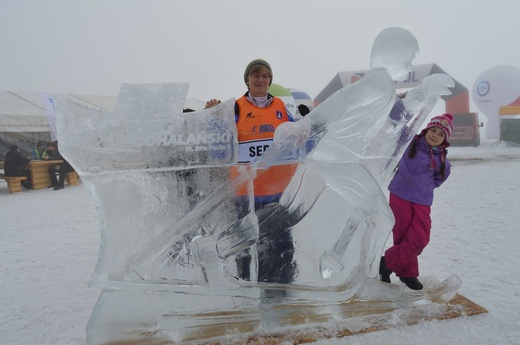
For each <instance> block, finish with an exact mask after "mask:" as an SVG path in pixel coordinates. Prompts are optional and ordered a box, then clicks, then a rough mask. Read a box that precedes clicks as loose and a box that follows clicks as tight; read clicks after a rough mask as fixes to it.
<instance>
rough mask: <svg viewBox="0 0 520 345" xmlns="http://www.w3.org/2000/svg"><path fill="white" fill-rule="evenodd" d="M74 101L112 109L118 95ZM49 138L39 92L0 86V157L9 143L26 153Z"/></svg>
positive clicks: (191, 103)
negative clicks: (0, 87)
mask: <svg viewBox="0 0 520 345" xmlns="http://www.w3.org/2000/svg"><path fill="white" fill-rule="evenodd" d="M69 96H70V97H71V98H72V99H73V100H74V101H75V102H77V103H79V104H82V105H85V106H88V107H91V108H95V109H99V110H101V111H108V112H112V111H113V110H114V109H115V107H116V103H117V96H92V95H90V96H89V95H71V94H69ZM185 108H189V109H192V110H201V109H203V108H204V102H203V101H200V100H197V99H193V98H189V99H187V100H186V103H185ZM50 140H51V135H50V131H49V122H48V118H47V113H46V112H45V105H44V102H43V100H42V97H41V94H40V93H37V92H14V91H9V90H0V160H3V158H4V156H5V153H6V152H7V151H8V150H9V146H10V145H13V144H16V145H18V147H19V148H20V150H21V151H22V152H24V153H26V154H29V153H30V152H31V151H32V150H33V149H34V147H36V143H37V142H38V141H44V142H48V141H50Z"/></svg>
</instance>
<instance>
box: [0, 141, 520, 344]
mask: <svg viewBox="0 0 520 345" xmlns="http://www.w3.org/2000/svg"><path fill="white" fill-rule="evenodd" d="M494 142H495V141H493V140H483V142H482V145H481V146H480V147H477V148H474V147H467V148H461V147H455V148H451V149H450V150H449V154H448V157H449V158H450V159H451V161H452V164H453V171H452V175H451V177H450V179H449V180H448V181H447V182H446V183H445V184H444V185H443V186H442V187H441V188H440V189H438V190H437V192H436V195H435V200H434V205H433V208H432V218H433V229H432V237H431V242H430V244H429V245H428V247H427V248H426V249H425V251H424V252H423V254H422V255H421V257H420V265H421V275H422V276H436V277H438V278H439V279H441V280H444V279H446V278H448V277H449V276H450V275H452V274H457V275H458V276H459V277H460V278H461V279H462V287H461V289H460V290H459V293H461V294H462V295H464V296H466V297H467V298H469V299H471V300H472V301H474V302H476V303H478V304H480V305H481V306H483V307H484V308H486V309H487V310H488V311H489V313H487V314H481V315H478V316H471V317H462V318H458V319H452V320H445V321H432V322H422V323H420V324H418V325H415V326H409V327H397V328H392V329H389V330H384V331H378V332H373V333H367V334H363V335H356V336H350V337H346V338H340V339H330V340H322V341H320V342H319V344H384V345H389V344H421V345H428V344H486V345H487V344H519V343H520V318H519V317H518V316H519V315H520V312H519V311H520V249H519V246H520V148H515V147H508V146H506V145H504V144H503V143H500V144H498V145H495V146H492V145H493V144H494ZM0 205H1V207H0V224H1V225H0V276H1V280H0V296H1V298H0V343H1V344H6V345H35V344H49V345H51V344H52V345H62V344H63V345H74V344H85V327H86V324H87V321H88V318H89V316H90V313H91V312H92V309H93V308H94V304H95V303H96V300H97V297H98V295H99V293H100V290H99V289H95V288H88V287H87V282H88V280H89V278H90V275H91V274H92V273H93V270H94V267H95V264H96V260H97V254H98V249H99V248H98V247H99V236H100V231H99V223H98V219H97V214H96V211H95V208H94V206H93V204H92V201H91V199H90V195H89V194H88V192H87V191H86V190H85V188H84V187H83V186H81V185H80V186H76V187H66V188H65V189H64V190H60V191H54V190H52V189H44V190H37V191H26V190H24V191H22V192H21V193H17V194H13V195H9V194H8V189H7V185H6V184H5V182H4V181H3V180H2V182H0ZM393 279H395V278H393Z"/></svg>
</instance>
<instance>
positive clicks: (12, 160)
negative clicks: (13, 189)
mask: <svg viewBox="0 0 520 345" xmlns="http://www.w3.org/2000/svg"><path fill="white" fill-rule="evenodd" d="M29 161H30V159H28V158H27V157H24V156H22V154H21V153H20V151H19V150H18V146H16V145H12V146H11V147H10V150H9V151H8V152H7V153H6V154H5V162H4V173H5V176H26V172H25V170H27V169H22V166H23V165H26V164H29Z"/></svg>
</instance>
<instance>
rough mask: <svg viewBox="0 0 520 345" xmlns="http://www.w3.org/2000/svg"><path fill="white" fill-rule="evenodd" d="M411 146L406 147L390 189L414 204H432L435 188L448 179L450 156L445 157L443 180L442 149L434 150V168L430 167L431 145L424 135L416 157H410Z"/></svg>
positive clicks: (421, 137)
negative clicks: (442, 176) (441, 170)
mask: <svg viewBox="0 0 520 345" xmlns="http://www.w3.org/2000/svg"><path fill="white" fill-rule="evenodd" d="M410 147H411V145H409V146H408V147H407V148H406V151H405V153H404V154H403V156H402V157H401V160H400V161H399V165H398V168H397V171H396V173H395V176H394V178H393V179H392V181H390V184H389V185H388V190H389V191H390V192H391V193H393V194H395V195H397V196H398V197H400V198H401V199H404V200H406V201H409V202H412V203H414V204H420V205H426V206H431V205H432V203H433V190H434V189H435V188H437V187H439V186H440V185H441V184H442V183H443V182H444V181H446V179H448V176H449V175H450V172H451V164H450V162H449V161H448V158H446V157H445V164H446V170H445V171H444V177H445V179H444V180H442V178H441V174H440V168H441V150H439V149H434V150H433V158H434V159H435V169H434V170H432V169H431V168H430V165H431V157H430V154H429V150H430V147H429V145H428V144H427V143H426V139H424V137H423V136H420V137H419V142H418V143H417V153H416V155H415V157H414V158H409V157H408V152H409V151H410Z"/></svg>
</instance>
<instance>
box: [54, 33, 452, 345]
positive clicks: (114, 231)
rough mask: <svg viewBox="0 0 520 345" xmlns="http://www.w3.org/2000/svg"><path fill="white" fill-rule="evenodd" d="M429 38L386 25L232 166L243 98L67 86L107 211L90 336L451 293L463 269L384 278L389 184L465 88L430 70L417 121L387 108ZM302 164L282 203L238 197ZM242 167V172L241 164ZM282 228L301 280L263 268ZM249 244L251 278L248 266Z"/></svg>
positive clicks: (134, 334) (414, 94)
mask: <svg viewBox="0 0 520 345" xmlns="http://www.w3.org/2000/svg"><path fill="white" fill-rule="evenodd" d="M417 51H418V46H417V42H416V40H415V38H414V37H413V35H411V34H410V33H409V32H408V31H406V30H404V29H401V28H390V29H386V30H384V31H383V32H382V33H381V34H380V35H379V36H378V38H377V39H376V40H375V42H374V47H373V49H372V57H371V67H372V70H371V71H370V72H369V73H367V75H366V76H365V77H363V78H362V79H361V80H359V81H358V82H356V83H354V84H350V85H348V86H346V87H344V88H343V89H341V90H339V91H337V92H336V93H334V94H333V95H332V96H330V97H329V98H328V99H327V100H326V101H325V102H323V103H322V104H320V105H319V106H318V107H316V108H315V109H314V110H313V111H312V112H311V113H309V114H308V115H307V116H306V117H304V118H303V119H302V120H300V121H298V122H294V123H284V124H283V125H281V126H279V127H278V128H277V130H276V132H275V138H274V142H275V144H274V145H273V146H272V147H270V148H269V150H267V151H266V152H265V154H264V155H263V156H261V157H260V158H259V159H258V160H257V161H255V162H253V163H251V164H250V165H248V166H238V165H237V164H236V161H237V133H236V127H235V123H234V111H233V105H234V100H233V99H231V100H229V101H227V102H224V103H222V104H220V105H219V106H216V107H213V108H211V109H208V110H204V111H199V112H192V113H186V114H184V113H182V106H183V104H184V100H185V97H186V94H187V87H188V86H187V84H183V83H180V84H179V83H171V84H151V85H147V84H144V85H123V86H122V88H121V92H120V95H119V99H118V104H117V107H116V109H115V111H114V112H113V113H106V112H98V111H95V110H93V109H89V108H86V107H84V106H80V105H78V104H76V103H74V102H73V101H71V100H70V99H68V98H67V97H65V96H60V95H57V117H58V133H59V138H60V149H61V151H62V153H63V155H64V156H65V157H66V158H67V159H68V160H69V162H70V163H71V164H72V165H73V166H74V168H75V169H76V170H77V171H78V172H79V174H80V176H81V178H82V180H83V182H84V184H85V186H86V187H87V188H88V190H89V191H90V193H91V195H92V197H93V200H94V202H95V204H96V206H97V208H98V213H99V218H100V223H101V248H100V254H99V260H98V263H97V266H96V269H95V272H94V274H93V276H92V278H91V281H90V285H91V286H95V287H99V288H102V289H103V291H102V293H101V296H100V298H99V301H98V303H97V305H96V307H95V309H94V311H93V313H92V316H91V319H90V320H89V324H88V328H87V341H88V343H89V344H108V343H109V342H110V341H120V340H143V341H163V342H165V343H179V342H187V341H191V340H193V341H197V342H201V341H202V340H203V339H209V338H212V337H215V336H223V335H228V336H229V335H230V334H233V333H242V334H247V333H252V332H258V331H261V330H266V329H273V328H275V329H276V330H277V331H283V330H285V329H288V328H291V327H297V324H298V323H299V322H300V321H298V320H299V319H300V318H304V320H305V322H307V323H323V322H327V321H330V320H334V319H338V318H346V317H348V316H349V315H354V314H355V311H353V310H355V309H356V308H359V305H357V307H356V308H350V305H349V301H363V300H367V299H368V300H370V301H371V303H372V304H371V308H372V309H373V308H375V309H377V310H389V309H391V308H396V307H406V306H409V305H411V304H414V303H423V304H424V303H429V302H428V301H430V303H431V300H432V299H435V298H437V299H440V300H443V299H446V298H448V299H449V298H451V297H450V296H453V294H454V293H455V291H456V290H457V289H458V286H459V285H460V282H459V280H458V278H457V277H451V278H450V279H449V280H447V281H445V282H443V283H442V284H440V285H439V284H437V283H435V282H432V283H431V284H430V285H432V284H433V285H432V286H433V287H435V289H436V290H435V289H433V290H432V289H430V290H428V289H426V292H424V293H423V295H420V296H416V295H410V293H409V292H406V291H405V292H403V291H402V290H401V289H400V288H399V287H397V286H395V285H391V284H382V283H380V282H379V280H378V279H377V272H378V264H379V258H380V255H381V253H382V251H383V247H384V244H385V241H386V239H387V238H388V235H389V233H390V231H391V229H392V225H393V215H392V212H391V210H390V208H389V206H388V203H387V201H386V198H385V195H384V193H383V189H386V183H387V181H388V177H389V175H390V173H391V171H392V169H393V168H394V166H395V161H396V159H398V158H399V157H400V155H401V154H402V151H404V148H405V147H406V145H407V143H408V142H409V141H410V139H411V137H412V135H413V134H414V133H415V132H416V131H417V129H418V128H419V127H420V125H421V124H422V122H423V121H424V120H425V117H426V116H427V115H428V113H429V111H430V110H431V109H432V108H433V107H434V105H435V103H436V102H437V101H438V100H439V98H440V96H441V95H446V94H449V93H450V92H449V90H448V87H450V86H453V80H452V79H451V78H450V77H448V76H446V75H432V76H430V77H428V78H426V79H425V80H424V81H423V82H422V83H421V85H419V86H418V87H417V88H415V89H413V90H411V91H410V92H409V93H408V96H407V97H406V106H407V107H408V109H410V111H411V112H413V114H414V115H415V116H414V117H413V119H412V120H411V121H410V122H407V121H406V119H403V120H401V122H398V123H396V122H395V121H391V120H390V119H389V117H388V114H389V113H390V110H391V109H392V106H393V104H394V101H395V95H396V92H395V87H394V80H398V79H399V78H402V77H404V76H406V74H407V73H408V71H409V69H410V66H411V61H412V59H413V58H414V56H415V54H416V52H417ZM288 157H289V158H290V159H289V160H288ZM295 162H297V163H298V168H297V169H296V171H295V173H294V176H293V178H292V180H291V182H290V184H289V186H288V187H287V188H286V190H285V192H284V193H283V195H282V197H281V199H280V201H279V203H273V204H272V205H270V206H269V207H266V208H264V209H261V210H258V211H256V212H255V209H254V207H253V205H252V199H253V193H254V191H253V190H252V189H251V188H250V190H249V205H247V204H246V206H247V207H246V209H245V211H246V212H239V211H238V210H237V205H236V202H235V201H236V200H235V195H236V191H237V189H238V188H240V186H242V185H243V184H244V183H249V184H251V181H252V180H253V179H254V178H255V177H256V176H258V174H261V173H262V171H264V170H263V169H264V168H267V167H270V166H273V165H284V164H294V163H295ZM230 169H238V170H239V171H240V174H239V175H237V176H234V177H233V178H230V173H229V171H230ZM261 229H268V231H261ZM284 234H287V235H288V236H289V238H291V240H292V241H293V247H294V250H293V251H292V252H291V254H294V257H293V258H292V259H291V260H292V263H294V268H295V269H294V270H293V271H292V272H291V277H290V280H284V279H282V277H280V279H273V280H272V281H271V282H267V283H266V282H264V281H261V280H260V281H259V280H257V277H258V274H259V269H260V268H259V267H260V266H259V264H258V262H259V260H260V261H261V260H263V259H265V258H263V257H262V258H260V257H259V253H260V254H262V255H265V252H264V251H263V249H262V248H263V246H264V245H265V243H266V242H267V243H269V241H271V242H274V243H275V244H276V241H277V240H278V239H279V238H282V237H283V236H284ZM244 252H247V253H249V255H250V263H249V267H248V269H249V270H250V271H251V275H250V279H244V277H243V276H242V275H240V274H239V268H238V267H237V262H238V259H240V256H241V255H243V253H244ZM284 254H285V253H283V252H282V253H277V254H276V255H284ZM268 259H271V260H274V261H272V262H276V260H277V259H276V258H268ZM296 267H297V268H296ZM275 278H276V277H275ZM426 283H427V284H426V285H427V287H428V282H426ZM428 291H430V292H428ZM259 302H260V303H259Z"/></svg>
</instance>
